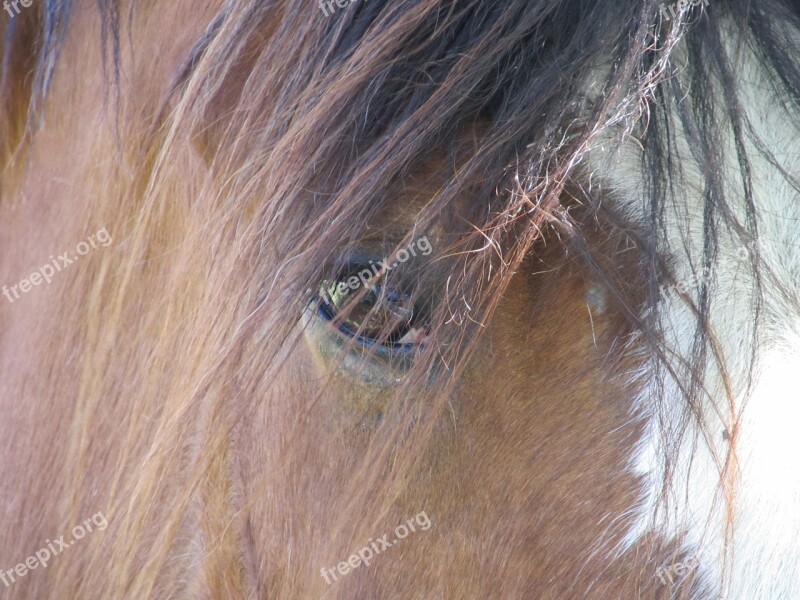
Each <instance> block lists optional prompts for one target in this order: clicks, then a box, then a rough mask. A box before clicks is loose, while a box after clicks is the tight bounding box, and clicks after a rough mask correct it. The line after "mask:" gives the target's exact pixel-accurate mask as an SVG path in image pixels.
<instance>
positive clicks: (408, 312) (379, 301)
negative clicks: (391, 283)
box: [327, 282, 414, 342]
mask: <svg viewBox="0 0 800 600" xmlns="http://www.w3.org/2000/svg"><path fill="white" fill-rule="evenodd" d="M338 283H339V282H336V283H335V284H333V285H331V286H329V287H328V288H327V296H328V297H329V298H330V300H331V303H332V305H333V308H334V309H335V312H336V313H337V314H338V313H340V312H343V311H345V310H346V309H348V313H347V317H346V318H345V319H343V320H342V324H343V326H344V327H345V328H346V329H348V330H350V333H352V334H355V333H356V332H357V331H358V330H359V329H361V333H360V335H361V336H362V337H367V338H371V339H378V338H380V337H381V336H387V335H388V338H387V341H389V342H393V341H395V340H397V339H399V338H401V337H402V336H403V335H405V333H406V332H407V331H408V330H409V328H410V327H411V324H412V322H413V320H414V304H413V302H412V301H411V298H410V297H409V296H408V295H406V294H401V293H398V292H396V291H393V290H388V289H386V288H384V287H382V286H379V285H372V286H369V288H368V289H367V291H366V293H363V292H362V289H361V288H358V289H356V290H351V289H350V288H346V289H344V290H343V291H342V292H341V293H340V292H339V289H338ZM359 294H361V298H360V299H359V300H358V301H357V302H356V303H355V304H353V301H354V298H356V297H358V295H359Z"/></svg>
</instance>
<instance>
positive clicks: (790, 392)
mask: <svg viewBox="0 0 800 600" xmlns="http://www.w3.org/2000/svg"><path fill="white" fill-rule="evenodd" d="M748 52H749V51H748ZM734 62H735V63H736V64H737V65H738V66H739V70H738V72H737V77H738V78H739V84H740V86H741V88H740V89H741V91H742V98H741V100H742V105H743V106H744V107H745V109H746V110H747V112H748V116H749V117H750V119H751V121H752V124H753V127H754V128H755V130H756V132H757V133H758V135H759V136H760V137H761V139H762V140H763V141H764V143H765V144H766V147H767V148H768V149H769V150H770V151H771V152H772V153H773V155H774V156H775V158H776V159H777V160H778V161H779V162H780V163H781V165H782V166H783V168H784V169H785V170H786V171H787V172H788V173H790V174H792V175H793V176H794V177H800V130H798V129H797V128H796V127H795V126H794V125H793V124H792V121H791V120H790V119H789V118H788V117H787V115H786V113H785V110H784V108H783V107H782V106H781V105H780V103H779V102H778V100H777V99H776V98H775V97H774V94H773V92H772V87H771V86H770V85H769V84H768V83H767V79H766V76H765V75H764V74H763V72H762V69H761V67H759V66H758V65H757V62H756V60H755V58H754V57H753V56H752V55H748V54H744V55H742V56H741V57H740V58H738V59H737V60H735V61H734ZM673 127H675V131H676V132H678V133H677V138H678V139H677V142H676V143H677V151H678V153H679V154H680V155H681V156H682V157H684V158H685V160H682V161H679V163H680V168H681V169H682V170H683V172H684V176H683V178H682V180H681V181H679V182H676V183H677V185H676V187H675V189H676V192H675V195H674V196H672V197H670V198H668V204H667V208H666V221H667V236H668V238H669V244H668V245H669V256H670V258H671V259H672V260H673V261H674V262H673V265H674V275H675V277H676V280H677V281H678V282H683V283H684V285H685V290H686V293H687V294H688V295H689V296H691V297H692V298H693V299H694V301H695V302H697V299H698V291H699V286H697V285H696V284H695V277H694V276H693V273H695V272H699V271H700V265H701V262H700V257H701V256H702V246H701V244H702V232H703V210H702V205H703V199H702V186H701V178H700V174H699V173H698V172H697V170H696V164H695V163H694V161H693V160H691V149H690V148H689V144H688V143H687V141H686V139H685V137H684V136H682V135H681V130H680V124H679V123H678V122H673ZM728 142H729V143H728V144H727V147H726V148H724V151H725V152H726V156H727V160H728V162H729V167H728V169H727V171H728V173H730V174H731V182H730V184H729V186H728V194H729V198H728V200H729V203H730V204H731V205H732V206H733V207H734V209H735V212H736V214H737V217H738V218H739V219H740V221H741V222H744V218H743V215H744V195H743V192H742V186H741V178H740V177H739V175H738V173H739V165H738V164H737V162H736V153H735V148H734V146H733V140H732V139H729V140H728ZM611 147H612V144H611V143H609V144H608V145H607V146H606V148H611ZM747 150H748V153H749V158H750V160H751V161H752V166H753V184H754V187H755V190H754V194H755V203H756V207H757V212H758V227H759V237H760V245H759V250H760V252H761V256H762V260H763V265H764V266H765V267H766V268H768V269H771V270H772V273H773V274H774V279H769V278H767V279H765V280H764V282H763V286H764V288H763V291H764V304H763V306H762V319H761V325H760V327H761V329H760V332H759V341H758V344H757V347H756V348H755V352H756V357H757V358H756V370H755V379H754V381H752V387H751V388H750V396H749V399H748V400H747V401H746V402H745V401H744V399H745V397H746V396H747V386H748V381H747V378H746V377H745V375H746V371H747V365H748V364H749V359H750V353H751V351H752V350H753V326H754V323H753V314H754V311H753V304H752V302H753V294H752V291H753V285H752V284H753V274H752V272H751V270H750V269H749V267H748V266H747V261H746V260H744V257H745V256H746V252H742V248H741V247H740V246H739V244H738V242H737V241H736V240H734V239H733V238H732V237H731V236H727V235H726V234H725V233H722V234H721V237H720V244H721V245H720V252H719V263H718V265H716V266H715V270H714V273H713V277H714V281H715V283H714V285H713V287H712V289H711V292H710V293H711V315H710V321H711V326H712V328H713V332H714V335H715V336H716V340H717V342H718V343H719V348H720V351H721V353H722V356H723V360H724V365H725V368H726V370H727V372H728V376H729V381H730V382H732V388H731V389H730V392H731V393H730V396H729V395H728V394H726V390H725V389H724V386H723V377H722V374H721V372H720V370H719V368H717V367H716V366H715V365H714V364H709V368H708V370H707V378H706V381H705V382H704V384H705V386H706V390H707V395H706V396H705V398H704V401H703V412H704V416H705V418H706V420H707V421H708V422H709V423H710V424H711V426H712V432H711V435H710V437H709V438H708V439H706V438H704V437H702V436H700V435H699V433H698V431H697V429H696V427H694V426H692V425H691V422H690V425H689V428H688V430H687V431H686V434H685V435H684V436H683V438H682V439H683V443H682V446H681V452H680V455H679V458H678V464H677V465H674V468H675V471H674V477H673V479H672V481H673V487H672V491H671V493H670V494H669V496H668V497H669V502H668V504H667V507H668V508H667V510H665V509H664V506H663V505H662V504H661V503H660V501H659V497H660V495H661V492H662V476H663V470H662V469H663V456H665V452H666V449H665V448H664V447H662V446H663V444H662V440H663V436H662V433H663V431H664V430H665V429H666V430H667V431H669V428H676V427H678V425H679V424H678V422H677V418H678V417H679V416H681V415H685V412H686V411H685V403H684V400H683V399H682V394H681V392H680V390H679V387H678V383H677V382H676V380H675V379H673V378H670V377H668V376H667V377H665V378H664V381H663V384H664V385H663V388H661V390H662V393H663V395H664V397H663V398H662V399H656V398H654V394H656V393H658V392H657V389H658V388H657V386H656V385H655V378H656V377H657V376H658V375H659V373H660V374H661V375H663V371H659V370H658V369H657V367H656V365H655V364H651V365H648V366H647V368H646V372H645V377H647V378H649V383H648V384H647V385H646V386H645V389H644V391H643V392H642V394H641V395H640V396H639V398H638V399H637V409H638V410H639V414H641V415H643V416H644V417H645V418H646V419H648V428H647V432H646V434H645V438H644V440H643V443H642V446H641V448H639V450H638V451H637V456H636V457H634V459H633V463H634V468H635V470H636V472H637V473H638V474H640V475H641V476H642V477H643V480H644V500H643V503H642V506H641V507H640V513H639V514H640V516H639V520H638V523H637V526H636V528H635V530H634V531H632V532H630V535H629V543H630V544H633V543H634V542H635V541H636V540H638V539H639V538H640V537H641V536H642V535H643V534H644V533H645V532H647V531H649V530H655V531H658V532H660V533H661V534H663V535H664V536H665V537H666V538H667V539H675V538H678V537H681V536H682V539H683V541H684V544H685V546H686V551H687V555H689V556H695V555H696V556H699V557H700V566H699V573H700V576H701V577H702V579H703V580H704V581H705V582H706V583H707V584H708V586H709V589H711V590H712V591H713V593H712V596H711V597H712V598H717V597H719V598H724V599H725V600H797V599H800V467H798V464H797V463H798V461H800V310H798V307H799V306H800V197H799V196H798V193H797V191H796V190H794V189H793V188H792V187H791V185H790V184H789V183H788V182H787V181H786V180H785V178H784V176H783V175H782V174H781V173H780V172H779V170H778V169H776V168H775V167H774V166H772V165H771V164H769V163H768V162H767V161H766V160H765V159H764V158H763V157H762V156H761V155H760V154H759V153H758V151H757V150H756V149H755V147H754V146H753V145H752V144H751V143H750V144H748V148H747ZM640 152H641V150H640V149H639V147H638V146H637V144H635V143H633V142H630V143H625V144H623V146H622V148H620V149H618V150H616V151H614V152H612V151H610V150H606V149H598V150H597V151H595V153H594V154H593V156H592V157H591V161H592V162H591V170H592V172H593V174H594V175H593V176H594V181H595V182H598V181H599V182H600V183H601V185H602V187H603V189H604V190H610V191H611V192H612V193H613V194H614V195H616V196H617V197H618V198H619V199H620V200H621V201H622V202H623V206H621V207H620V208H622V209H624V210H625V211H626V213H627V214H629V215H630V216H631V217H632V218H634V219H641V220H644V219H645V218H646V217H645V215H646V212H645V207H644V205H643V202H642V199H643V198H644V197H645V195H644V193H643V190H642V178H641V170H640V165H641V162H640ZM701 276H702V275H701ZM779 286H782V287H783V288H784V291H783V292H782V291H780V290H779V289H778V288H779ZM787 290H788V291H789V292H790V293H789V297H788V298H787V297H786V295H785V293H784V292H785V291H787ZM664 292H665V293H664V295H663V300H662V302H661V303H660V305H659V308H658V314H657V315H655V316H656V319H657V320H658V322H659V323H660V324H661V326H662V328H663V331H664V335H665V339H666V341H667V344H668V346H669V347H670V348H671V349H672V350H673V351H674V352H675V356H676V357H678V358H679V359H680V358H682V357H688V356H690V352H691V348H692V342H693V336H694V332H695V325H696V319H695V316H694V314H693V313H692V312H691V311H690V310H689V308H688V306H687V305H686V303H685V302H684V300H683V299H682V298H681V297H680V295H679V294H677V293H673V290H664ZM792 296H793V297H792ZM709 359H710V363H713V358H712V357H711V356H710V355H709ZM676 362H677V361H676ZM684 374H685V373H684ZM729 398H730V400H729ZM659 402H661V405H662V406H664V408H665V410H663V411H662V414H661V415H660V416H659V415H656V414H654V407H656V406H658V405H659ZM737 414H739V415H740V417H739V429H738V436H737V442H736V453H737V457H738V469H736V470H735V472H734V474H735V478H733V479H731V481H732V482H733V486H734V487H733V488H732V489H733V513H732V522H731V521H729V517H730V516H731V515H729V514H728V513H727V512H726V508H725V506H726V502H725V497H724V495H723V489H722V488H723V485H724V482H723V481H721V480H722V479H723V478H722V477H721V465H720V464H719V463H718V462H717V460H716V459H715V454H716V456H717V457H718V458H719V459H720V460H724V457H725V455H726V453H727V451H728V447H727V445H728V443H729V441H728V440H727V439H726V437H727V432H729V431H731V429H732V425H733V422H734V419H735V415H737ZM723 432H726V433H725V434H724V433H723ZM729 525H730V529H729ZM726 536H728V540H729V541H730V542H732V543H726ZM723 559H724V560H723ZM723 564H725V565H726V566H725V570H724V572H723Z"/></svg>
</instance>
